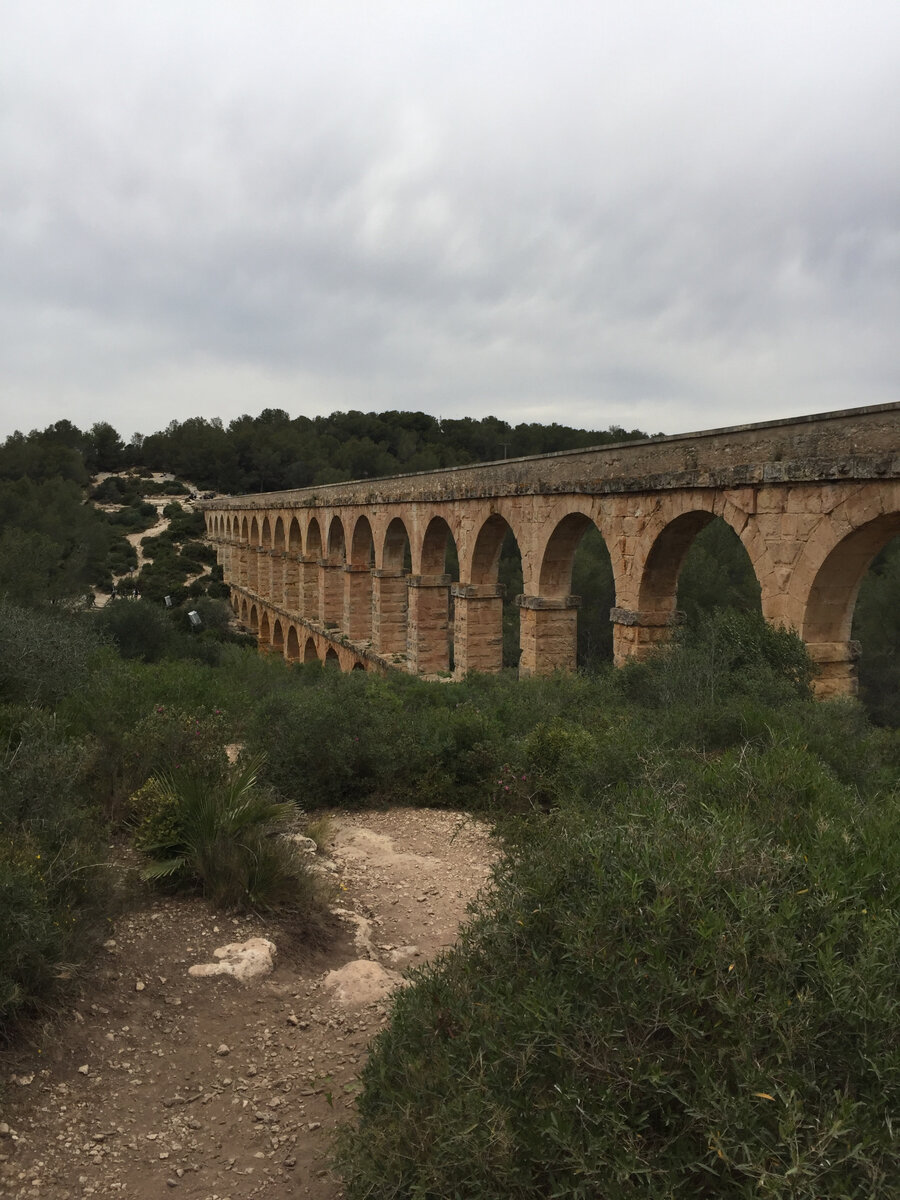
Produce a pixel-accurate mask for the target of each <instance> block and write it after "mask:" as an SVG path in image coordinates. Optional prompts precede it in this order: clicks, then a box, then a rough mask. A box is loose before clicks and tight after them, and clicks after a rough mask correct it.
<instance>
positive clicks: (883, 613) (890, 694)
mask: <svg viewBox="0 0 900 1200" xmlns="http://www.w3.org/2000/svg"><path fill="white" fill-rule="evenodd" d="M850 632H851V637H852V638H853V639H854V641H855V642H856V643H857V644H858V645H859V647H860V656H859V662H858V664H857V669H858V673H859V695H860V699H861V700H862V702H863V704H864V705H865V707H866V709H867V711H868V713H869V716H870V717H871V718H872V720H873V721H875V722H876V723H877V724H878V725H887V726H889V727H891V728H894V729H900V534H896V535H895V536H894V537H893V538H891V539H890V540H889V541H888V542H887V543H886V544H885V545H884V546H883V547H882V548H881V550H879V552H878V553H877V554H876V556H875V558H873V560H872V562H871V563H870V564H869V567H868V569H867V570H866V572H865V574H864V575H863V578H862V582H861V584H860V587H859V593H858V595H857V598H856V604H855V605H854V609H853V624H852V627H851V631H850Z"/></svg>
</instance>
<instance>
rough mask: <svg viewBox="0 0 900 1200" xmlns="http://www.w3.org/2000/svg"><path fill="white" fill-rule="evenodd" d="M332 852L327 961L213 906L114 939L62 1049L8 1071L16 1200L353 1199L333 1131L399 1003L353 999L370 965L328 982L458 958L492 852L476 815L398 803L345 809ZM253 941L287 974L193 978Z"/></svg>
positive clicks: (59, 1037) (155, 919)
mask: <svg viewBox="0 0 900 1200" xmlns="http://www.w3.org/2000/svg"><path fill="white" fill-rule="evenodd" d="M329 854H330V856H331V860H332V863H333V866H334V868H335V870H334V871H333V872H330V875H331V878H332V879H333V880H334V881H335V883H336V885H337V892H338V897H339V898H338V900H337V901H336V903H337V906H338V907H339V908H341V909H343V910H344V916H343V917H342V918H341V920H340V926H339V929H338V932H337V934H336V935H335V938H334V940H333V941H332V942H331V943H330V945H329V947H328V949H327V951H324V952H318V953H313V952H311V951H309V950H306V949H304V948H303V947H302V945H298V944H296V943H295V942H294V939H292V938H291V937H290V935H289V931H279V930H277V929H275V928H273V926H272V925H271V924H267V923H266V922H265V921H263V920H260V919H258V918H255V917H254V918H244V917H241V918H230V917H224V918H223V917H222V916H221V915H220V914H216V913H214V912H212V911H211V910H210V909H209V908H207V907H206V905H205V904H204V903H203V902H201V901H198V900H172V899H163V900H158V901H156V902H154V903H153V904H152V905H150V906H149V907H147V908H146V909H143V910H141V911H138V912H132V913H129V914H128V915H126V916H124V917H122V918H121V919H120V920H119V921H118V922H117V923H116V924H115V926H113V927H111V929H110V936H111V943H109V944H108V948H107V949H106V950H105V951H104V954H103V961H102V962H101V963H100V964H99V965H98V967H97V969H96V970H95V971H94V972H93V974H92V976H91V978H90V979H89V980H88V981H87V983H86V984H85V987H84V991H83V995H82V996H81V998H80V1000H79V1002H78V1003H77V1004H76V1005H75V1006H74V1008H73V1009H72V1011H71V1015H70V1016H69V1017H67V1018H64V1019H63V1020H62V1021H61V1023H60V1026H59V1028H58V1031H57V1033H56V1035H55V1037H54V1039H53V1041H52V1043H51V1044H49V1045H45V1046H44V1047H43V1048H42V1050H41V1051H40V1052H38V1051H36V1050H29V1051H27V1052H23V1051H19V1052H18V1053H16V1054H6V1055H4V1056H2V1058H0V1070H2V1078H3V1084H2V1090H0V1195H2V1196H3V1197H9V1198H11V1200H12V1198H15V1200H23V1198H24V1197H46V1198H53V1200H68V1198H75V1197H86V1196H96V1197H128V1198H129V1200H131V1198H134V1200H149V1198H150V1197H160V1196H165V1195H170V1194H174V1195H176V1196H177V1195H181V1196H184V1197H196V1198H198V1200H247V1198H249V1197H254V1196H266V1197H267V1198H268V1200H282V1198H283V1197H289V1196H290V1197H297V1196H310V1197H315V1198H316V1200H336V1198H337V1197H339V1196H340V1194H341V1189H340V1185H339V1183H338V1181H337V1180H336V1179H335V1178H334V1176H333V1175H332V1173H331V1171H330V1169H329V1145H330V1141H331V1135H332V1133H333V1131H334V1128H335V1126H336V1125H337V1124H338V1122H340V1121H342V1120H344V1119H346V1118H347V1116H348V1115H349V1113H348V1109H350V1108H351V1107H352V1104H353V1099H354V1096H355V1094H356V1091H357V1086H358V1084H357V1079H358V1075H359V1071H360V1069H361V1066H362V1064H363V1062H364V1060H365V1056H366V1050H367V1046H368V1043H369V1041H370V1039H371V1038H372V1037H373V1036H374V1035H375V1034H376V1033H377V1032H378V1031H379V1029H381V1028H382V1026H383V1025H384V1023H385V1020H386V1018H387V1014H388V1011H389V1006H390V1000H389V998H388V997H382V998H381V999H377V1000H372V999H368V1000H367V999H365V998H363V999H362V1000H359V999H357V1000H354V998H353V986H352V983H353V978H354V971H355V970H356V969H355V968H354V969H351V970H350V971H349V978H350V986H348V988H345V989H343V991H342V994H343V995H344V996H345V1001H344V1002H341V1000H340V999H339V995H338V991H337V990H336V989H335V988H334V987H328V986H326V978H327V977H328V975H329V972H332V971H336V970H338V969H340V968H342V967H345V966H346V965H347V964H348V963H351V962H358V961H360V960H363V961H364V962H365V963H366V964H368V965H366V966H363V967H360V968H359V972H360V975H361V976H365V974H366V973H369V974H375V973H377V974H381V969H382V968H383V969H384V970H386V971H388V972H392V973H393V972H402V971H403V970H404V969H405V968H406V967H407V966H409V965H415V964H418V963H422V962H424V961H426V960H427V959H428V958H430V957H432V956H433V955H434V954H436V953H437V952H438V951H439V950H440V949H441V947H444V946H447V945H448V944H450V943H451V942H452V941H453V939H454V937H455V936H456V932H457V929H458V927H459V924H460V922H461V921H462V919H463V918H464V916H465V911H466V906H467V904H468V902H469V900H470V899H471V898H472V897H473V896H474V895H475V893H476V892H477V891H478V889H479V888H480V887H481V886H482V885H483V884H484V883H485V881H486V879H487V876H488V871H489V865H490V860H491V857H492V845H491V842H490V839H489V837H488V833H487V830H486V829H485V828H484V827H483V826H480V825H478V824H475V823H474V822H472V820H471V819H470V818H467V817H465V816H464V815H463V814H458V813H447V812H435V811H430V810H409V809H397V810H392V811H388V812H380V813H378V812H375V813H373V812H368V813H353V814H351V813H339V814H334V815H333V838H332V844H331V847H330V850H329ZM250 937H268V938H269V939H270V940H272V941H274V942H275V943H276V945H277V947H278V955H277V960H276V966H275V970H274V973H273V974H271V975H269V976H268V977H266V978H264V979H262V980H256V981H253V982H251V983H246V984H241V983H238V982H236V981H235V980H234V979H231V978H227V977H222V976H217V977H212V978H200V979H198V978H194V977H191V976H189V975H188V968H189V966H191V965H192V964H194V963H198V962H208V961H211V960H212V958H213V951H214V949H215V948H216V947H219V946H222V945H223V944H225V943H228V942H236V941H244V940H246V939H247V938H250ZM344 974H348V973H347V972H344ZM362 982H363V985H364V984H365V979H363V980H362ZM348 993H349V996H348V995H347V994H348Z"/></svg>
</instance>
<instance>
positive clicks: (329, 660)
mask: <svg viewBox="0 0 900 1200" xmlns="http://www.w3.org/2000/svg"><path fill="white" fill-rule="evenodd" d="M325 666H326V667H331V668H334V667H337V669H338V670H340V669H341V660H340V659H339V658H338V653H337V650H335V649H334V647H333V646H329V647H328V649H327V650H326V652H325Z"/></svg>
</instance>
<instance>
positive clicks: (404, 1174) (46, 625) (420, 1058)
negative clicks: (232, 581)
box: [0, 599, 900, 1200]
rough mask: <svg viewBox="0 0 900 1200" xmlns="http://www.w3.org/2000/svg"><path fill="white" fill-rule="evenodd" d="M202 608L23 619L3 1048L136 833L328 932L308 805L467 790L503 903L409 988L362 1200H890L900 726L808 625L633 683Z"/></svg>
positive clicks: (223, 894) (373, 1120)
mask: <svg viewBox="0 0 900 1200" xmlns="http://www.w3.org/2000/svg"><path fill="white" fill-rule="evenodd" d="M197 603H198V608H202V610H203V616H204V629H205V630H206V632H205V633H204V634H202V635H200V636H196V635H192V634H189V633H188V632H187V630H186V628H181V629H179V625H178V622H179V621H183V618H184V614H183V613H181V614H175V615H170V616H166V614H165V613H164V611H162V610H160V609H158V608H156V607H153V606H149V605H146V604H142V603H129V604H125V603H121V604H117V605H112V606H110V607H109V608H107V609H104V610H102V611H100V612H88V613H83V614H81V615H80V616H79V617H75V616H72V615H69V616H67V615H66V614H64V613H59V614H56V615H55V616H54V615H51V614H47V613H33V612H30V611H27V610H22V609H18V608H15V607H14V606H11V605H4V606H2V607H0V745H2V746H3V747H4V748H5V750H4V753H3V755H2V756H0V797H2V802H0V902H2V903H3V904H4V905H5V910H4V911H5V923H4V927H3V929H2V931H0V1031H3V1030H5V1029H8V1028H9V1027H10V1023H11V1022H12V1021H13V1020H14V1019H15V1018H16V1017H17V1016H19V1015H22V1014H24V1013H27V1012H29V1011H34V1010H35V1008H36V1007H37V1006H38V1005H39V1004H40V1003H42V1002H44V1000H45V999H46V998H47V997H48V996H52V995H53V993H54V990H55V989H56V988H58V987H59V986H61V985H64V983H65V977H66V976H67V975H69V974H71V971H72V963H73V961H75V960H76V958H77V956H78V955H80V954H81V953H83V952H84V951H85V949H86V948H87V947H89V945H90V940H91V937H92V936H93V934H94V933H96V931H98V930H99V928H100V927H101V926H102V919H103V917H104V914H105V913H106V912H107V911H108V904H109V897H108V895H105V894H104V892H103V889H102V888H101V887H100V886H99V883H100V882H102V881H104V880H108V879H110V878H111V876H110V874H109V873H108V871H107V869H106V867H105V866H104V865H103V859H104V856H103V855H102V854H99V853H98V851H97V849H96V847H98V846H105V845H107V844H108V830H109V828H110V822H112V826H113V828H115V829H116V830H118V832H119V834H120V835H121V834H122V833H123V832H124V831H126V830H131V834H130V836H133V835H134V831H135V830H138V831H139V832H138V834H137V837H138V841H139V843H140V845H141V846H142V847H143V848H144V849H145V850H146V851H148V852H150V856H152V859H153V861H157V862H159V863H162V864H166V865H164V866H161V867H160V868H159V870H158V871H157V872H154V871H152V870H151V872H150V874H158V875H159V877H160V883H161V885H162V886H166V881H167V880H168V881H169V882H170V883H172V884H174V883H176V882H180V883H183V884H184V885H186V886H193V887H197V888H199V889H201V890H203V891H205V892H206V894H208V895H209V896H210V898H211V899H214V900H218V901H220V902H222V903H225V904H229V905H238V904H250V905H253V906H257V907H261V906H264V905H265V904H267V903H272V902H276V901H277V902H278V903H284V902H285V900H286V899H287V897H288V895H293V897H294V900H295V902H297V903H298V904H299V906H300V912H301V914H303V915H304V916H305V917H306V918H308V917H309V914H311V913H313V912H314V911H315V905H314V896H313V894H312V892H307V891H304V887H305V881H307V880H308V877H306V876H303V874H302V872H297V871H296V870H295V868H296V866H297V864H296V862H288V861H287V860H286V859H285V858H284V855H283V854H282V850H281V849H274V847H278V846H281V847H282V849H283V843H281V842H280V841H279V839H277V838H273V837H270V836H268V833H269V826H270V824H271V822H270V820H269V819H270V818H272V817H278V816H280V815H281V814H283V813H284V812H285V811H286V810H284V809H282V808H279V807H278V802H279V801H293V802H295V803H299V804H302V806H303V807H304V808H313V807H316V806H322V805H340V806H347V805H350V804H357V805H365V804H371V805H382V804H386V803H394V804H396V803H403V802H414V803H429V804H446V805H450V804H452V805H455V806H468V807H471V808H473V809H481V810H483V811H486V812H488V813H489V814H490V815H492V816H494V817H495V818H496V819H497V822H498V826H499V828H500V830H501V831H502V832H503V834H504V837H505V842H504V854H503V858H502V860H501V863H500V866H499V867H498V870H497V874H496V882H495V888H494V891H493V892H492V893H491V894H490V895H488V896H487V897H485V898H484V899H483V901H482V903H481V905H480V907H479V909H478V911H477V913H476V914H475V917H474V920H473V922H472V924H471V926H470V927H469V929H468V931H467V932H466V934H465V936H464V938H463V941H462V943H461V945H460V946H459V947H458V948H457V949H456V950H454V951H453V952H451V953H450V954H448V955H447V956H445V957H444V958H443V959H442V960H441V961H440V962H438V963H437V964H435V965H434V966H432V967H430V968H428V969H426V970H425V971H424V972H420V973H419V974H418V975H417V976H416V977H415V979H414V982H413V986H412V987H410V988H409V989H407V990H406V991H405V992H403V993H402V994H401V995H400V996H399V998H398V1001H397V1007H396V1010H395V1014H394V1019H393V1021H392V1024H391V1027H390V1029H389V1030H388V1031H387V1033H386V1034H385V1035H384V1037H383V1038H382V1039H381V1041H380V1042H379V1043H378V1045H377V1047H376V1050H375V1053H374V1055H373V1057H372V1059H371V1061H370V1064H369V1066H368V1067H367V1069H366V1075H365V1083H366V1087H365V1090H364V1093H363V1095H362V1098H361V1101H360V1119H361V1120H360V1125H359V1127H358V1130H357V1131H356V1132H352V1131H351V1132H349V1133H347V1134H346V1135H345V1140H344V1144H343V1151H342V1154H343V1162H344V1165H345V1170H346V1173H347V1179H348V1184H347V1187H348V1195H349V1196H350V1197H354V1196H360V1197H362V1196H370V1197H373V1198H377V1197H379V1196H384V1197H387V1196H397V1197H399V1196H410V1197H412V1196H425V1195H461V1196H463V1195H464V1196H472V1197H478V1196H484V1197H493V1196H498V1195H502V1196H510V1197H542V1198H543V1197H545V1196H553V1195H559V1196H567V1197H568V1196H575V1197H577V1196H585V1197H587V1196H596V1195H604V1196H623V1197H625V1196H629V1195H634V1196H637V1195H641V1196H647V1197H651V1198H659V1200H662V1198H663V1197H672V1198H676V1197H682V1196H683V1197H685V1198H687V1197H693V1196H697V1195H699V1196H709V1197H713V1196H715V1197H728V1196H734V1197H744V1196H746V1197H748V1198H749V1197H750V1196H757V1195H764V1196H765V1195H768V1196H774V1197H785V1198H787V1197H791V1200H813V1197H819V1196H825V1195H827V1196H848V1197H856V1196H859V1197H863V1196H865V1197H867V1198H868V1197H887V1196H889V1195H890V1194H891V1192H890V1187H891V1180H893V1179H895V1178H896V1175H897V1173H898V1171H900V1153H898V1150H897V1148H896V1146H895V1144H894V1142H893V1141H892V1136H893V1135H892V1127H891V1126H890V1124H889V1123H888V1119H887V1118H888V1117H889V1115H890V1113H891V1111H892V1110H894V1111H896V1108H897V1104H898V1101H900V1058H898V1055H897V1052H896V1051H895V1050H894V1044H895V1041H896V1039H895V1038H894V1034H893V1031H894V1029H895V1028H896V1023H897V1019H898V1017H900V1011H898V1008H900V1004H898V989H897V984H896V980H895V978H894V975H895V964H896V962H897V961H898V958H900V924H898V913H900V895H898V890H900V884H898V880H900V829H898V828H897V825H898V823H900V805H898V800H900V795H898V780H900V734H898V733H896V732H890V731H888V730H883V729H881V730H879V729H873V728H872V726H870V724H869V723H868V721H867V719H866V717H865V715H864V714H863V712H862V710H861V709H860V707H859V706H858V705H856V704H854V703H852V702H842V703H837V704H815V703H813V702H812V701H811V700H810V699H809V695H808V677H809V663H808V660H807V658H806V655H805V652H804V651H803V648H802V646H800V644H799V643H798V642H797V641H796V640H795V639H793V638H791V637H789V636H788V635H785V634H782V633H779V632H777V631H774V630H771V629H769V627H768V626H766V625H765V624H764V623H763V622H762V621H761V619H760V618H758V617H756V618H753V617H736V616H734V615H722V614H719V615H716V616H714V617H712V618H710V619H708V620H706V621H704V622H702V623H701V624H700V625H698V626H697V627H696V628H694V629H690V630H686V631H685V632H684V633H683V634H682V635H681V637H680V642H679V645H678V646H677V647H676V648H675V650H674V651H673V652H672V653H671V654H668V655H664V656H661V657H660V658H658V659H655V660H652V661H650V662H647V663H643V664H637V665H634V666H632V667H630V668H628V669H626V670H624V671H612V670H601V671H598V672H597V673H595V674H591V675H581V676H574V677H572V676H569V677H566V676H554V677H550V678H544V679H530V680H523V681H517V680H516V679H515V678H513V677H509V678H507V677H478V676H474V677H472V678H470V679H469V680H467V681H466V682H464V683H461V684H453V685H446V686H434V685H429V684H424V683H422V682H421V681H418V680H415V679H411V678H409V677H405V676H402V675H399V674H395V675H391V676H390V677H379V676H376V675H374V674H368V673H363V672H354V673H351V674H350V675H346V676H345V675H341V674H339V673H338V672H332V671H326V670H324V669H323V668H322V667H321V666H319V665H315V666H312V665H311V666H304V667H289V666H287V665H286V664H285V663H284V662H281V661H272V660H270V659H268V658H266V657H263V656H259V655H258V654H256V653H255V652H252V651H251V652H249V653H248V652H246V651H244V650H243V649H241V648H239V647H237V646H234V645H230V644H228V642H227V640H225V641H222V640H215V639H214V635H213V633H212V632H210V629H211V627H213V626H215V624H216V622H217V621H218V622H219V623H220V624H221V626H222V628H221V629H220V630H219V637H220V638H221V637H222V636H223V635H225V631H226V617H227V614H226V613H225V612H224V610H223V609H222V607H221V606H217V605H216V604H215V602H213V601H210V600H207V599H201V600H199V601H198V602H197ZM207 644H208V645H210V646H212V647H214V649H215V661H216V664H217V665H216V666H215V667H213V666H211V665H209V664H208V663H206V662H204V661H201V660H200V659H199V658H197V657H195V656H194V649H195V648H196V647H202V646H204V645H207ZM115 647H118V650H116V648H115ZM123 653H124V654H128V655H130V657H128V658H126V657H123ZM176 656H177V657H176ZM217 710H218V711H217ZM238 741H240V742H243V743H245V744H246V753H247V754H248V755H249V756H251V758H252V756H255V755H262V754H265V755H266V756H267V761H266V763H265V766H264V767H263V768H262V769H261V780H260V784H261V787H262V790H260V789H258V788H257V787H256V785H255V784H253V785H252V786H250V785H249V784H248V786H247V787H246V788H245V786H244V784H247V783H248V780H247V778H246V777H245V778H244V779H243V782H242V778H241V776H240V775H239V774H231V773H229V770H228V768H227V767H226V766H225V759H224V747H225V745H226V744H227V743H229V742H238ZM245 761H246V760H245ZM251 774H252V771H251ZM265 789H270V790H268V791H267V790H265ZM270 850H271V851H272V853H269V851H270ZM288 857H290V856H289V855H288ZM173 864H174V865H173ZM298 897H299V899H298Z"/></svg>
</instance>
